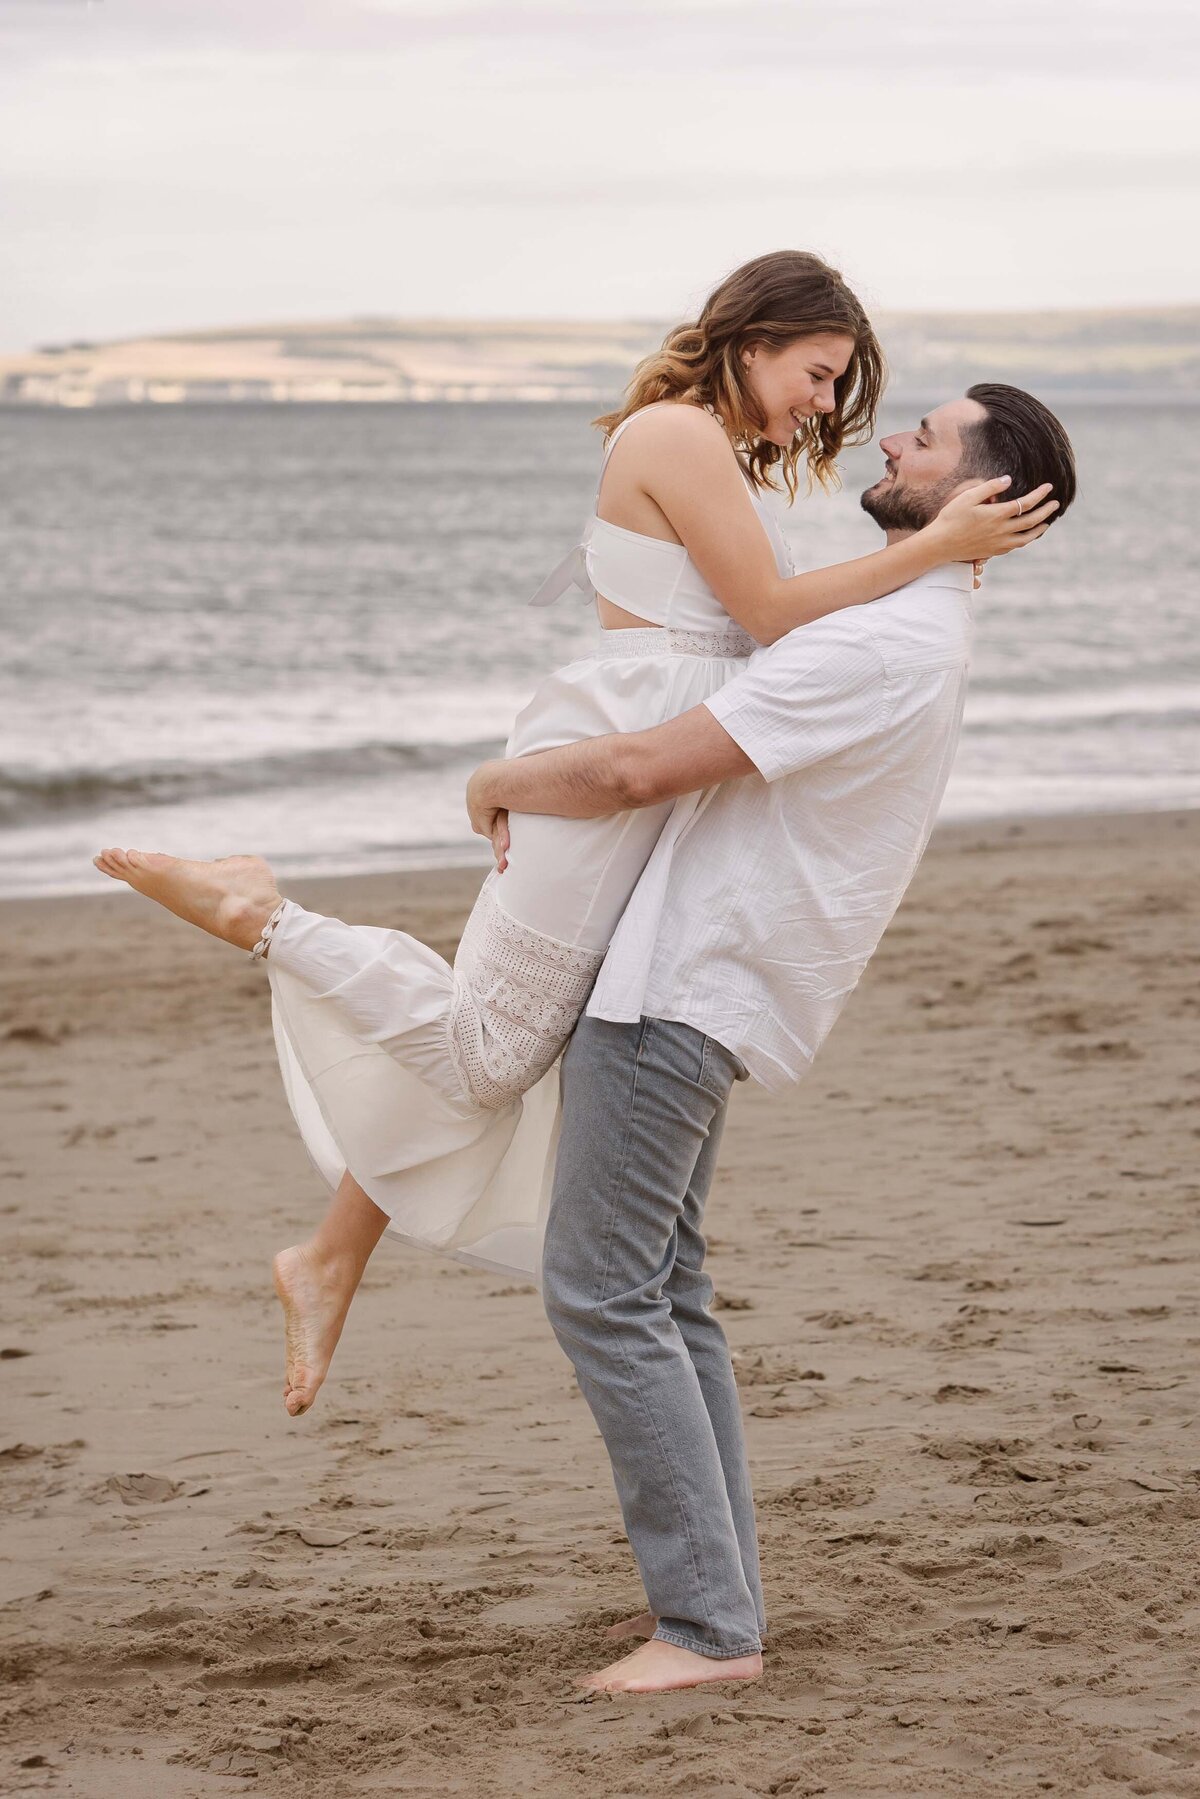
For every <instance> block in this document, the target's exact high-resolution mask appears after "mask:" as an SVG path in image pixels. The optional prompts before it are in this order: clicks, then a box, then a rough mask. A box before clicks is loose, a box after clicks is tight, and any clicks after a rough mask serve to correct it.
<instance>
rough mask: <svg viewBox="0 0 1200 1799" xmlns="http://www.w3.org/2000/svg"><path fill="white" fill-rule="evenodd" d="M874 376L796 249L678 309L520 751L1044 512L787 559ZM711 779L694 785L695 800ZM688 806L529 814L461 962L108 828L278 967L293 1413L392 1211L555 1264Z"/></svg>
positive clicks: (455, 1244)
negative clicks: (606, 1047) (594, 620)
mask: <svg viewBox="0 0 1200 1799" xmlns="http://www.w3.org/2000/svg"><path fill="white" fill-rule="evenodd" d="M882 381H883V359H882V355H881V352H880V350H879V346H878V344H877V342H876V340H875V337H874V334H873V332H872V330H871V327H870V324H869V321H868V320H867V317H866V315H865V313H864V312H863V309H862V307H861V306H860V304H859V303H858V301H857V300H856V298H855V297H854V295H853V294H852V293H851V292H850V290H849V289H848V288H847V286H846V285H845V283H844V282H843V281H842V279H841V277H840V276H839V275H838V274H837V273H836V272H835V271H834V270H832V269H830V268H829V267H827V266H826V265H825V264H824V263H822V262H821V261H820V260H819V259H818V258H816V257H814V256H810V255H806V254H803V253H800V252H793V251H784V252H779V253H775V254H772V255H768V256H763V257H759V258H757V259H755V260H754V261H753V262H750V263H747V264H745V265H744V266H743V267H742V268H739V269H737V270H736V271H735V272H734V273H733V274H732V275H731V276H729V277H728V278H727V279H726V280H725V281H723V282H722V283H721V284H720V285H719V286H718V287H717V288H716V289H715V291H714V292H713V294H712V295H711V296H710V297H709V299H708V300H707V301H706V303H705V305H704V308H703V309H702V311H701V313H700V317H699V319H698V320H697V321H696V322H695V323H694V324H689V325H683V326H680V327H678V328H677V329H676V330H674V331H672V332H671V333H670V334H669V335H668V337H667V339H666V340H665V342H664V345H663V348H662V349H661V351H659V352H658V353H656V354H655V355H652V356H650V357H648V358H647V359H646V360H645V361H644V362H643V363H641V364H640V365H639V367H638V369H637V370H636V372H635V374H634V377H633V380H632V382H631V384H630V387H629V390H628V393H627V397H626V400H625V403H624V405H623V406H622V407H621V408H620V409H619V410H618V411H616V412H613V413H609V414H606V415H605V416H604V417H602V418H600V419H598V420H597V421H596V423H597V424H599V425H600V426H602V427H603V428H604V429H605V431H606V433H607V434H608V443H607V448H606V454H605V458H604V464H603V466H602V469H601V480H600V484H599V486H598V488H597V495H596V499H595V502H594V510H593V513H592V515H591V518H590V519H589V521H588V525H587V528H586V530H585V533H584V538H583V541H582V543H581V544H580V545H579V546H577V547H576V549H575V550H574V551H572V552H571V554H570V555H569V556H568V557H567V558H565V559H564V562H563V563H561V564H560V565H559V567H558V569H556V570H555V571H554V574H553V575H552V576H550V577H549V578H548V580H547V582H546V583H544V584H543V588H542V589H541V590H540V591H539V593H538V595H536V596H535V603H546V602H548V601H550V600H553V599H554V598H556V597H557V596H558V594H559V593H560V592H562V591H564V590H565V589H566V587H567V586H569V585H571V584H572V583H574V584H575V585H577V586H579V587H581V588H582V589H583V590H584V592H585V593H590V594H592V595H594V598H595V604H596V607H597V612H598V618H599V625H600V630H599V633H598V636H597V642H596V647H595V649H594V651H593V652H592V654H591V655H589V656H585V657H582V658H580V659H578V660H577V661H575V662H572V663H571V664H569V665H568V666H567V667H566V668H564V669H560V670H559V671H558V672H557V673H556V674H554V675H551V676H550V677H549V678H548V679H547V680H545V681H544V682H543V683H542V684H541V685H540V686H539V688H538V689H537V692H536V693H535V695H534V698H533V700H532V701H531V702H530V704H529V705H528V706H527V707H526V708H525V710H524V711H523V712H522V713H521V714H520V716H519V717H518V719H517V721H516V724H515V726H514V729H513V733H512V736H511V738H510V740H509V744H508V753H509V754H510V755H525V754H530V753H533V752H535V751H537V750H541V749H546V748H551V747H554V746H557V745H560V744H563V743H567V742H572V741H577V740H579V739H580V738H583V737H591V736H595V735H598V734H601V733H607V732H612V731H630V730H644V729H647V728H648V727H650V726H652V725H655V724H658V723H661V722H663V721H664V720H666V719H669V718H673V717H675V716H677V715H678V714H680V713H681V712H684V711H686V710H687V709H688V708H690V707H692V706H694V705H696V704H697V703H699V702H701V701H703V700H704V699H705V698H706V697H707V696H708V695H710V694H711V693H713V692H714V691H715V689H716V688H718V687H720V686H722V685H724V683H725V682H726V681H728V680H729V679H730V678H731V677H732V676H733V675H734V674H736V673H737V672H738V671H739V669H740V668H741V667H742V665H743V663H744V660H745V658H746V656H747V655H748V654H749V652H750V651H751V650H752V649H753V647H754V645H755V643H756V642H757V643H768V642H772V641H774V639H775V638H777V637H779V636H781V635H783V634H784V633H785V632H787V631H790V630H793V629H795V628H796V627H797V626H801V625H804V624H806V623H808V622H809V621H811V620H813V619H816V618H820V617H822V616H824V615H825V614H827V613H829V612H831V611H835V610H837V609H839V608H840V607H843V606H847V605H859V604H864V603H866V602H869V601H872V600H876V599H879V598H881V597H882V596H883V595H885V594H888V593H890V592H893V591H894V590H895V589H896V588H898V587H901V586H903V585H904V584H905V583H907V582H909V581H911V580H913V579H915V578H916V577H917V576H918V575H920V574H923V573H925V572H926V571H928V570H929V569H932V568H934V567H936V566H938V565H939V564H941V563H945V562H947V561H953V560H964V561H965V560H971V559H973V558H982V557H987V556H991V555H999V554H1004V553H1005V552H1006V551H1008V550H1010V549H1012V548H1015V547H1016V546H1017V545H1018V544H1020V543H1024V542H1027V541H1029V540H1030V539H1031V538H1032V537H1035V536H1038V535H1040V534H1041V530H1042V529H1043V528H1044V526H1043V520H1044V519H1045V518H1046V517H1048V515H1049V514H1048V510H1047V508H1046V507H1041V508H1040V509H1039V508H1037V507H1036V502H1037V501H1038V500H1039V499H1041V498H1043V497H1044V491H1045V490H1041V489H1039V490H1037V491H1036V492H1035V493H1034V494H1032V495H1027V496H1024V497H1023V499H1022V502H1021V508H1022V516H1021V517H1020V518H1019V519H1016V520H1014V519H1013V518H1012V517H1011V514H1012V512H1013V510H1014V506H1015V503H1014V506H1007V505H1003V504H1002V505H993V504H991V503H990V502H991V501H992V500H993V498H994V496H995V495H996V493H997V492H998V490H999V488H1000V487H1001V485H1002V483H998V482H990V483H985V484H984V485H982V486H981V487H978V488H974V489H972V490H971V491H970V492H968V493H966V494H963V495H961V496H959V497H958V498H957V499H955V500H954V501H952V502H951V503H950V504H949V505H948V506H947V507H946V508H945V510H944V511H943V512H942V513H941V514H940V515H939V517H938V519H937V520H936V521H935V522H934V523H933V524H932V525H930V526H928V527H926V529H925V530H923V531H919V532H917V533H916V534H915V535H914V536H912V537H910V538H908V539H907V540H906V541H905V542H903V543H899V544H896V545H893V546H890V547H889V548H887V549H884V550H881V551H877V552H876V553H874V554H873V555H869V556H865V557H860V558H858V559H857V560H856V561H853V562H849V563H844V564H841V565H839V566H838V567H837V568H835V569H829V570H821V571H818V572H816V573H811V574H800V575H796V574H794V573H793V572H792V565H791V561H790V558H789V556H788V552H787V549H786V546H785V544H784V542H783V539H782V537H781V535H780V533H779V531H778V528H777V527H776V525H775V523H774V520H773V519H772V517H771V514H770V513H769V511H768V510H767V509H766V507H765V505H764V503H763V501H762V498H761V489H762V488H764V487H770V486H772V485H773V483H772V482H771V481H770V478H769V474H770V471H771V469H773V468H774V466H775V465H776V464H779V465H781V467H782V471H783V475H784V479H785V483H786V486H787V489H788V492H789V494H790V495H791V497H792V498H794V497H795V493H796V488H797V468H798V464H799V462H800V460H801V458H802V457H803V458H805V459H806V461H807V464H808V473H809V477H810V480H812V479H816V480H818V481H820V482H822V483H827V482H829V481H830V480H831V479H832V475H833V468H834V460H835V458H836V456H837V454H838V452H839V450H840V449H841V447H842V446H843V444H845V443H850V442H856V441H859V440H861V439H862V438H864V437H866V436H868V435H869V434H870V432H871V430H872V428H873V425H874V418H875V411H876V407H877V404H878V401H879V396H880V392H881V388H882ZM631 425H632V426H633V429H632V430H630V429H629V427H630V426H631ZM622 439H624V442H623V443H622ZM618 445H620V450H619V453H618V454H617V455H616V456H613V452H614V450H616V449H617V447H618ZM739 452H742V454H739ZM610 458H612V462H611V467H610ZM681 461H682V463H683V464H684V465H685V466H686V467H687V469H688V474H689V486H690V488H691V490H692V497H693V500H695V498H696V496H698V495H703V497H704V501H705V504H704V506H703V508H701V509H700V510H701V511H702V514H703V522H702V523H701V524H699V525H693V526H692V527H690V528H689V537H688V540H687V541H686V542H685V541H684V540H683V539H682V538H681V537H680V535H679V534H678V532H677V531H676V530H675V528H674V525H673V524H672V521H671V519H670V517H669V516H668V515H667V512H666V511H665V510H664V508H663V507H662V506H661V505H660V504H659V503H658V501H657V500H656V498H655V489H656V483H657V482H658V481H659V479H660V478H661V474H662V471H663V470H664V468H666V467H667V465H668V464H672V465H674V467H675V468H676V469H677V468H678V467H679V466H680V463H681ZM656 471H657V472H658V473H657V475H656ZM747 502H749V504H748V503H747ZM601 506H603V507H604V513H603V516H602V515H601V514H600V511H599V508H600V507H601ZM692 511H693V514H694V513H695V511H696V507H695V506H694V505H693V508H692ZM1018 526H1019V527H1021V529H1017V527H1018ZM699 798H700V796H699V795H691V796H689V797H688V798H686V799H684V800H681V801H678V802H675V804H677V805H678V806H680V807H683V808H692V809H694V808H695V806H696V804H697V803H698V800H699ZM671 810H672V806H671V804H667V805H663V806H658V807H650V808H645V809H642V810H635V811H630V812H627V813H622V814H619V815H617V816H615V817H610V818H602V819H589V820H572V819H563V818H549V817H535V816H523V817H517V818H513V819H512V820H511V821H510V823H509V830H510V833H511V844H510V847H509V848H508V850H507V854H506V855H503V856H502V857H501V859H500V861H501V866H499V867H497V869H495V870H493V872H492V873H491V874H490V875H489V876H488V878H487V880H486V881H485V882H484V884H483V887H482V890H481V892H480V896H479V899H478V901H477V902H476V905H475V908H474V910H473V911H472V914H471V917H470V919H469V921H468V924H467V927H466V930H465V932H464V934H463V938H462V941H461V943H460V945H459V949H458V953H457V956H456V958H455V962H454V966H453V967H451V966H450V965H449V964H447V963H446V962H445V961H444V960H443V959H442V958H441V957H440V956H438V955H436V954H435V953H434V952H433V951H432V950H430V949H428V948H427V947H426V946H425V945H424V944H421V943H419V942H417V941H416V940H415V939H414V938H412V937H410V936H408V935H407V934H406V933H404V932H402V931H391V930H383V929H380V928H377V927H373V926H363V925H358V926H352V925H347V924H344V923H343V922H342V921H341V920H339V919H334V918H326V917H322V916H320V915H318V914H315V913H311V912H308V911H306V910H305V909H304V908H303V907H300V906H298V905H297V904H296V903H295V902H294V901H291V900H285V899H281V897H280V895H279V894H278V892H277V890H276V888H275V883H274V878H273V876H272V875H271V871H270V870H269V868H268V867H267V866H266V864H265V863H263V862H261V861H259V860H258V859H257V858H252V857H248V858H227V859H225V860H223V861H219V862H215V863H184V862H180V861H178V860H177V859H175V858H172V857H155V856H147V855H144V854H141V853H138V852H124V851H119V850H107V851H104V852H102V854H101V855H100V856H98V857H97V858H96V859H95V861H96V866H97V867H99V868H100V869H102V871H103V872H105V873H106V874H109V875H112V876H113V877H114V878H117V879H123V880H126V881H128V882H129V883H130V884H131V885H132V886H134V887H135V888H137V889H138V890H139V891H140V892H143V893H145V894H147V895H148V896H149V897H151V898H154V899H157V900H158V901H159V902H160V903H162V904H164V905H166V906H168V907H169V908H170V909H171V910H173V911H175V912H177V913H179V914H180V915H181V916H183V917H185V918H187V919H189V920H190V921H191V922H193V923H196V924H199V925H201V926H202V927H203V928H204V929H207V930H209V931H212V932H213V933H214V934H215V935H218V936H222V937H224V938H225V939H226V940H227V941H230V942H233V943H238V944H240V945H242V947H244V948H248V949H251V953H252V954H253V955H254V956H255V957H256V958H261V959H265V961H266V966H267V972H268V976H269V979H270V983H271V991H272V1002H273V1020H274V1027H275V1038H276V1044H277V1048H278V1052H279V1058H280V1064H281V1068H282V1071H283V1077H284V1082H285V1086H286V1090H287V1094H288V1099H289V1102H290V1104H291V1107H292V1110H293V1113H294V1116H295V1118H296V1121H297V1124H298V1125H299V1128H300V1130H301V1133H302V1135H303V1138H304V1141H305V1144H306V1147H307V1148H308V1150H309V1153H310V1155H311V1156H312V1159H313V1161H314V1162H315V1164H316V1166H317V1168H318V1169H319V1171H320V1172H321V1174H322V1175H323V1177H324V1178H325V1180H326V1181H327V1183H328V1184H329V1186H330V1187H331V1189H333V1190H334V1199H333V1203H332V1205H331V1207H330V1210H329V1212H328V1214H327V1216H326V1218H325V1220H324V1221H323V1222H322V1224H321V1226H320V1227H319V1228H318V1230H317V1232H316V1233H315V1235H314V1237H313V1238H312V1239H311V1240H310V1241H309V1242H308V1243H306V1244H304V1245H299V1246H295V1247H293V1248H292V1249H289V1250H285V1251H283V1252H282V1253H281V1255H279V1256H278V1257H277V1258H276V1262H275V1281H276V1288H277V1291H278V1293H279V1297H280V1299H281V1301H282V1303H283V1306H284V1313H285V1320H286V1325H287V1376H286V1384H285V1390H284V1394H285V1405H286V1407H287V1410H288V1411H289V1412H290V1413H292V1414H293V1415H298V1414H299V1413H301V1412H303V1411H306V1410H307V1409H308V1407H309V1406H310V1405H311V1403H312V1400H313V1398H314V1397H315V1394H316V1391H317V1389H318V1387H319V1386H320V1384H321V1382H322V1380H323V1379H324V1376H325V1373H326V1371H327V1369H328V1366H329V1362H330V1359H331V1357H332V1354H333V1349H334V1347H335V1345H336V1343H337V1340H338V1337H339V1336H340V1333H341V1329H342V1325H343V1323H344V1320H345V1316H346V1312H347V1309H348V1307H349V1304H350V1301H351V1299H352V1297H353V1294H354V1291H355V1288H356V1287H357V1284H358V1281H359V1279H360V1277H361V1274H362V1271H363V1268H364V1267H365V1265H366V1261H367V1258H368V1257H369V1255H370V1253H371V1251H372V1250H373V1248H374V1246H375V1244H376V1242H377V1241H378V1239H379V1237H380V1236H381V1235H382V1233H383V1231H384V1230H385V1229H387V1228H389V1227H390V1228H391V1229H392V1230H393V1231H394V1232H395V1233H396V1234H398V1235H400V1236H402V1237H404V1238H406V1239H407V1240H408V1241H411V1242H416V1243H419V1244H422V1245H423V1246H426V1247H431V1248H436V1249H440V1250H441V1251H442V1252H443V1253H446V1254H449V1255H453V1256H456V1257H458V1258H459V1259H462V1260H465V1261H469V1262H473V1263H476V1264H479V1265H482V1266H485V1267H489V1268H493V1269H497V1270H501V1271H505V1272H517V1273H520V1274H523V1275H525V1276H527V1277H528V1276H529V1275H531V1274H532V1275H534V1276H535V1277H536V1275H537V1273H538V1265H539V1260H538V1258H539V1248H540V1241H541V1234H542V1227H543V1223H544V1214H545V1206H546V1204H547V1203H548V1199H549V1188H550V1174H551V1172H552V1167H553V1155H554V1145H555V1128H556V1113H557V1083H556V1074H555V1066H554V1065H555V1063H556V1060H557V1058H558V1056H559V1054H560V1052H561V1050H562V1049H563V1047H564V1045H565V1043H566V1041H567V1038H568V1037H569V1035H570V1032H571V1029H572V1027H573V1025H574V1023H575V1021H576V1019H577V1018H578V1016H579V1014H580V1012H581V1011H582V1009H583V1006H584V1005H585V1003H586V1000H587V996H588V992H589V990H590V987H591V984H592V981H593V980H594V978H595V975H596V972H597V970H598V968H599V965H600V961H601V959H602V957H603V953H604V950H605V947H606V946H607V944H608V941H609V938H610V936H611V934H612V931H613V929H614V928H615V925H616V922H617V920H618V918H619V917H620V914H621V912H622V910H623V908H624V906H625V903H626V900H627V899H628V896H629V894H630V892H631V891H632V889H633V887H634V885H635V883H636V881H637V879H638V876H639V874H640V873H641V870H642V868H643V866H644V865H645V862H646V860H647V858H648V856H649V854H650V851H651V849H652V847H653V844H654V842H655V840H656V838H657V836H658V834H659V831H660V830H661V828H662V825H663V823H664V822H665V819H666V817H667V815H668V814H669V813H670V812H671ZM251 946H253V947H251Z"/></svg>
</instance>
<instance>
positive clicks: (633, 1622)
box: [604, 1612, 658, 1643]
mask: <svg viewBox="0 0 1200 1799" xmlns="http://www.w3.org/2000/svg"><path fill="white" fill-rule="evenodd" d="M657 1629H658V1619H657V1618H656V1617H655V1615H654V1613H653V1612H639V1613H638V1615H637V1617H636V1618H622V1620H621V1622H620V1623H619V1624H610V1625H609V1626H608V1629H607V1630H606V1631H605V1632H604V1634H605V1636H606V1637H607V1638H608V1640H609V1642H610V1643H617V1642H620V1641H621V1639H622V1638H623V1637H652V1636H653V1635H654V1633H655V1631H656V1630H657Z"/></svg>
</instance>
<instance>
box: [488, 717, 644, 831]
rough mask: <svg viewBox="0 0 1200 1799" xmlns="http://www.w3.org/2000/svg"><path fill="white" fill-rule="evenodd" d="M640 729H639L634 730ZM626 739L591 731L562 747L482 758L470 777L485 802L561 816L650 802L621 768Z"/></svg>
mask: <svg viewBox="0 0 1200 1799" xmlns="http://www.w3.org/2000/svg"><path fill="white" fill-rule="evenodd" d="M637 735H640V733H637ZM628 762H629V739H628V738H625V737H621V736H618V735H612V736H609V737H591V738H588V739H586V740H585V741H584V742H582V743H568V744H564V745H563V746H562V748H561V749H556V750H539V751H537V752H536V753H535V754H534V755H531V756H513V757H510V758H509V760H507V761H502V762H485V763H484V764H483V766H482V767H481V768H480V769H478V770H477V771H476V774H475V777H474V779H473V781H472V786H473V788H474V789H475V796H476V798H477V799H478V800H479V801H480V803H482V804H483V805H490V806H497V807H503V808H504V809H506V810H507V811H509V812H549V813H552V814H553V815H554V816H556V817H559V818H607V817H608V816H609V815H610V814H611V813H613V812H628V811H631V810H633V809H634V808H635V807H636V806H639V805H645V804H648V802H647V801H646V800H640V799H638V798H637V797H636V795H635V794H634V793H633V792H632V791H631V789H630V786H629V783H628V780H627V778H626V777H625V774H624V770H625V769H626V768H627V766H628Z"/></svg>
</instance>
